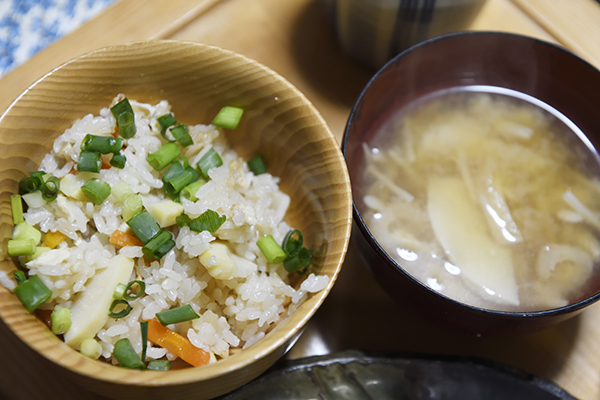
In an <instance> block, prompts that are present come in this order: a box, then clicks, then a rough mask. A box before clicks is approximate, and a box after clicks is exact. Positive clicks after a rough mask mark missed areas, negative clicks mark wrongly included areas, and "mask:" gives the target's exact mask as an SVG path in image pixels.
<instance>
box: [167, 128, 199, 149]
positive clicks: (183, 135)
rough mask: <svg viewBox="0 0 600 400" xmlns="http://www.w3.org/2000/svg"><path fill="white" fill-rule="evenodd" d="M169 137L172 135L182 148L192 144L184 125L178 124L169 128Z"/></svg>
mask: <svg viewBox="0 0 600 400" xmlns="http://www.w3.org/2000/svg"><path fill="white" fill-rule="evenodd" d="M171 135H173V137H174V138H175V140H177V142H178V143H179V144H180V145H182V146H183V147H187V146H189V145H192V144H194V142H193V141H192V137H191V136H190V132H189V129H188V127H187V126H185V125H182V124H179V123H178V124H177V125H175V126H173V127H171Z"/></svg>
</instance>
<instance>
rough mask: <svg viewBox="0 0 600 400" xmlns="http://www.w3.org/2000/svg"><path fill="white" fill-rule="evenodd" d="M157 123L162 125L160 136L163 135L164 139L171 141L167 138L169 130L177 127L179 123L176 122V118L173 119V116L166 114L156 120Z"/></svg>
mask: <svg viewBox="0 0 600 400" xmlns="http://www.w3.org/2000/svg"><path fill="white" fill-rule="evenodd" d="M156 121H157V122H158V123H159V124H160V128H161V129H160V134H161V135H162V137H163V139H165V140H169V138H167V134H166V133H167V128H168V127H170V126H172V125H175V124H176V123H177V121H176V120H175V117H173V114H165V115H162V116H160V117H158V118H156Z"/></svg>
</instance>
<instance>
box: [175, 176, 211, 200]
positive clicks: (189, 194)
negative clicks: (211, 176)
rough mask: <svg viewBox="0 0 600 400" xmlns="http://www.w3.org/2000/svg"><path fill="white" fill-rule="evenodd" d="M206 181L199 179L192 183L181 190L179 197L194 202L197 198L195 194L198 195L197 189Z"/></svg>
mask: <svg viewBox="0 0 600 400" xmlns="http://www.w3.org/2000/svg"><path fill="white" fill-rule="evenodd" d="M205 183H206V181H204V180H202V179H200V180H197V181H196V182H192V183H190V184H189V185H187V186H186V187H184V188H183V189H181V192H180V195H181V197H183V198H184V199H188V200H189V201H196V200H198V198H197V197H196V193H198V189H200V187H202V185H204V184H205Z"/></svg>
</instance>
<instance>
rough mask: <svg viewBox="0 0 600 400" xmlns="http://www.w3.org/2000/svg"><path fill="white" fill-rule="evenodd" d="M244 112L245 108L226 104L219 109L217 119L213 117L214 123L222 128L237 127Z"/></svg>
mask: <svg viewBox="0 0 600 400" xmlns="http://www.w3.org/2000/svg"><path fill="white" fill-rule="evenodd" d="M243 113H244V109H243V108H239V107H232V106H225V107H223V108H221V110H219V112H218V113H217V115H216V116H215V119H213V121H212V124H213V125H214V126H220V127H222V128H227V129H235V128H237V126H238V124H239V123H240V119H242V114H243Z"/></svg>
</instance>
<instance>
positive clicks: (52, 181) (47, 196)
mask: <svg viewBox="0 0 600 400" xmlns="http://www.w3.org/2000/svg"><path fill="white" fill-rule="evenodd" d="M59 190H60V179H58V178H57V177H55V176H54V175H52V174H50V176H49V177H48V178H47V179H45V180H44V183H43V184H42V186H41V187H40V191H41V192H42V198H43V199H44V200H45V201H47V202H48V201H52V200H54V199H56V197H57V196H58V191H59Z"/></svg>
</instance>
